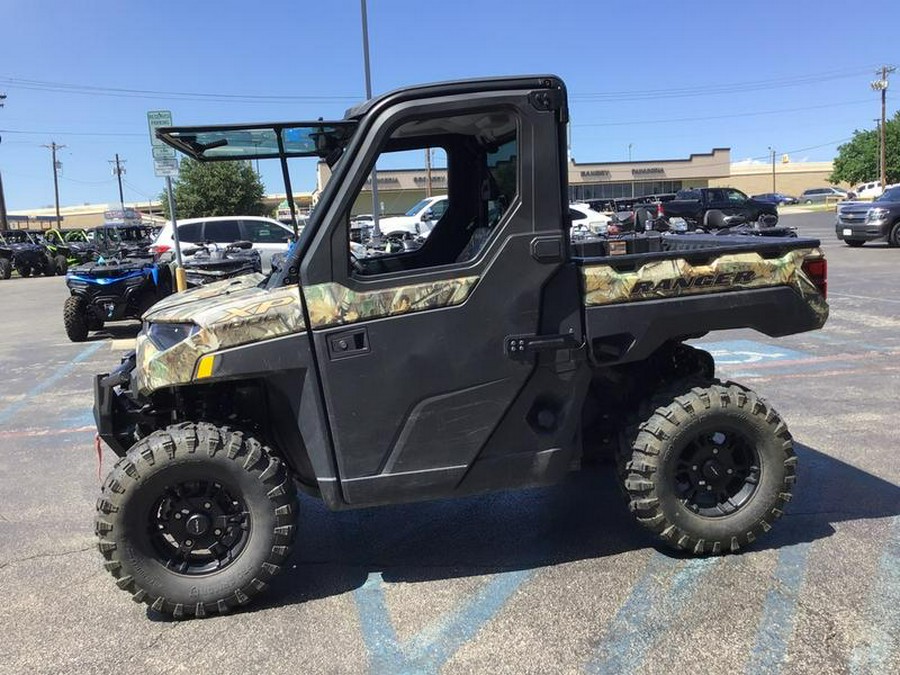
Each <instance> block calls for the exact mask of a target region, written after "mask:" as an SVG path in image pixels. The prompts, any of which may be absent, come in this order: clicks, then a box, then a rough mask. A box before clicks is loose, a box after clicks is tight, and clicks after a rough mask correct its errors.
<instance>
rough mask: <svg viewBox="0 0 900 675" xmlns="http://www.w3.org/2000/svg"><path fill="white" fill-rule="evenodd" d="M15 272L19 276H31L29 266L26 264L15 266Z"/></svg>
mask: <svg viewBox="0 0 900 675" xmlns="http://www.w3.org/2000/svg"><path fill="white" fill-rule="evenodd" d="M16 272H18V273H19V276H20V277H30V276H31V267H29V266H28V265H19V266H18V267H17V268H16Z"/></svg>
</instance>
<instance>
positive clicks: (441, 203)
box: [378, 195, 450, 237]
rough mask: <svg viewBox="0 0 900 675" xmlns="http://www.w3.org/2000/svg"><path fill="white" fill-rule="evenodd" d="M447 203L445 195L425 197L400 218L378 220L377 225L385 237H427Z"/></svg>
mask: <svg viewBox="0 0 900 675" xmlns="http://www.w3.org/2000/svg"><path fill="white" fill-rule="evenodd" d="M449 203H450V200H449V199H448V198H447V195H440V196H437V197H426V198H425V199H423V200H422V201H420V202H418V203H417V204H415V205H414V206H413V207H412V208H410V209H409V211H407V212H406V213H405V214H403V215H402V216H391V217H389V218H380V219H379V221H378V225H379V228H380V229H381V232H382V233H383V234H384V235H385V236H389V235H391V234H394V233H401V232H409V233H410V234H418V235H421V236H423V237H424V236H428V233H429V232H431V230H432V228H433V227H434V224H435V223H436V222H437V221H438V220H440V219H441V216H443V215H444V211H446V210H447V205H448V204H449Z"/></svg>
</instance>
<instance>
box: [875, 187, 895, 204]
mask: <svg viewBox="0 0 900 675" xmlns="http://www.w3.org/2000/svg"><path fill="white" fill-rule="evenodd" d="M875 201H876V202H900V187H895V188H888V189H887V190H885V191H884V192H883V193H882V194H881V196H880V197H879V198H878V199H876V200H875Z"/></svg>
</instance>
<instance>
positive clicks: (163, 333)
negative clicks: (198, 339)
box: [147, 323, 200, 352]
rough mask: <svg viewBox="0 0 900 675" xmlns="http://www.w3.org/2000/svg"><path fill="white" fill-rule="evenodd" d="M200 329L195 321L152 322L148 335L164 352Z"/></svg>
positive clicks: (154, 344)
mask: <svg viewBox="0 0 900 675" xmlns="http://www.w3.org/2000/svg"><path fill="white" fill-rule="evenodd" d="M198 330H200V326H198V325H196V324H193V323H151V324H150V325H149V327H148V328H147V337H148V338H150V342H152V343H153V346H154V347H156V348H157V349H159V350H160V351H163V352H164V351H166V350H167V349H171V348H172V347H174V346H175V345H177V344H178V343H179V342H181V341H182V340H184V339H186V338H189V337H190V336H191V335H193V334H194V333H196V332H197V331H198Z"/></svg>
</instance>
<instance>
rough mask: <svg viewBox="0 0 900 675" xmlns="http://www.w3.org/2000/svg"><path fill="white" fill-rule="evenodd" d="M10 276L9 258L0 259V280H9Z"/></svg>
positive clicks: (10, 265) (10, 264)
mask: <svg viewBox="0 0 900 675" xmlns="http://www.w3.org/2000/svg"><path fill="white" fill-rule="evenodd" d="M11 276H12V263H11V262H10V261H9V258H0V279H9V278H10V277H11Z"/></svg>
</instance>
